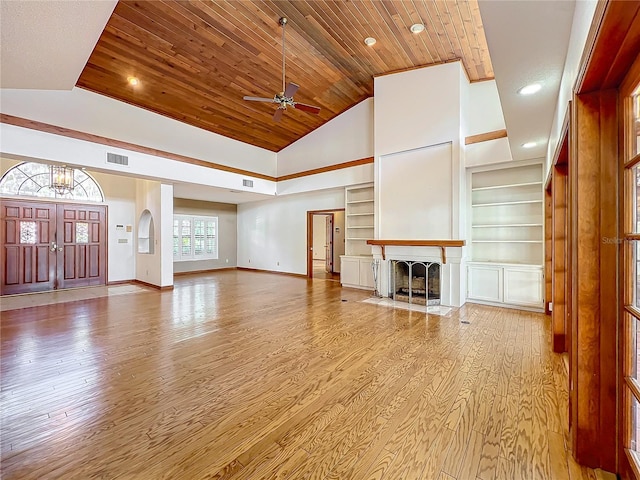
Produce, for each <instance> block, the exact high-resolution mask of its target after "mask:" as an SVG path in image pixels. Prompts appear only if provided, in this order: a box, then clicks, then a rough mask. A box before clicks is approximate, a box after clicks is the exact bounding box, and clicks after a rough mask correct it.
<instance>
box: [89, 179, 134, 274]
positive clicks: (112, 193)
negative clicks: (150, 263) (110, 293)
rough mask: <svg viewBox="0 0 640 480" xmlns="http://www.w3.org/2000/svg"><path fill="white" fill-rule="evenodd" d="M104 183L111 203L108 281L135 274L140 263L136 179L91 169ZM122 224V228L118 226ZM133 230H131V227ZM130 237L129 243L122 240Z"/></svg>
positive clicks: (108, 234) (101, 183) (102, 185)
mask: <svg viewBox="0 0 640 480" xmlns="http://www.w3.org/2000/svg"><path fill="white" fill-rule="evenodd" d="M87 173H89V174H91V175H92V176H93V178H95V179H96V181H97V182H98V184H99V185H100V186H101V187H102V191H103V193H104V196H105V201H106V204H107V207H108V214H107V217H108V222H107V236H108V240H107V241H108V248H109V250H108V279H107V280H108V281H109V282H118V281H123V280H132V279H134V278H135V264H136V256H135V249H136V232H137V223H138V219H137V217H136V180H135V179H134V178H130V177H123V176H116V175H107V174H103V173H99V172H87ZM119 225H122V229H120V228H118V226H119ZM129 226H130V227H131V232H127V227H129ZM120 241H126V242H127V243H120Z"/></svg>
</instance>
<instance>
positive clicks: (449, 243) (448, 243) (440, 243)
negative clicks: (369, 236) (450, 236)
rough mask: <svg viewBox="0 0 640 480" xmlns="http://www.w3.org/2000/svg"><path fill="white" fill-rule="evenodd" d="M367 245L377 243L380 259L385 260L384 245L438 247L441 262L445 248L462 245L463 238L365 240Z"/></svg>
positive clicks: (445, 256)
mask: <svg viewBox="0 0 640 480" xmlns="http://www.w3.org/2000/svg"><path fill="white" fill-rule="evenodd" d="M367 245H377V246H379V247H380V249H381V250H382V259H383V260H386V258H385V252H384V247H385V246H400V247H440V252H441V254H442V263H443V264H444V263H447V255H446V252H445V249H446V248H447V247H464V245H465V241H464V240H379V239H377V240H367Z"/></svg>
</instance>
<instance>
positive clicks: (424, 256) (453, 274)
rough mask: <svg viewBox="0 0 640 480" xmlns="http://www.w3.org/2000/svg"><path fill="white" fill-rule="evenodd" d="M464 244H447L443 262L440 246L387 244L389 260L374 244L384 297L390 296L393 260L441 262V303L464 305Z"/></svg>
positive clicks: (379, 284) (379, 280) (386, 250)
mask: <svg viewBox="0 0 640 480" xmlns="http://www.w3.org/2000/svg"><path fill="white" fill-rule="evenodd" d="M462 249H463V247H447V249H446V263H442V251H441V249H440V247H422V246H394V245H386V246H385V260H383V259H382V250H381V248H380V247H379V246H375V245H374V246H372V253H373V260H374V261H376V262H379V265H380V267H379V269H378V275H377V285H376V287H377V290H378V292H379V293H380V294H381V295H382V296H383V297H388V296H389V289H390V269H391V261H392V260H404V261H414V262H437V263H440V282H441V283H440V304H441V305H443V306H447V307H460V306H462V305H463V304H464V302H465V292H466V275H464V259H463V256H462Z"/></svg>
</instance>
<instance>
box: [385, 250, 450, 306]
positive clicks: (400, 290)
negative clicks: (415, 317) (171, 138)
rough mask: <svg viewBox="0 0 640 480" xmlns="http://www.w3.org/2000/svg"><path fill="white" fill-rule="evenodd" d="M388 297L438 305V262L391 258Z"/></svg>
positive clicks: (419, 303)
mask: <svg viewBox="0 0 640 480" xmlns="http://www.w3.org/2000/svg"><path fill="white" fill-rule="evenodd" d="M390 273H391V278H390V282H389V283H390V287H391V291H390V292H389V297H391V298H393V299H394V300H396V301H402V302H407V303H415V304H418V305H427V306H429V305H440V264H439V263H437V262H425V261H409V260H392V261H391V272H390Z"/></svg>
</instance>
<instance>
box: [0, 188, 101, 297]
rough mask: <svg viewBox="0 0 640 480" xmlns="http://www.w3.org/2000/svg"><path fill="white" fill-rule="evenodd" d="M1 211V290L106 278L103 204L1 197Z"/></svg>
mask: <svg viewBox="0 0 640 480" xmlns="http://www.w3.org/2000/svg"><path fill="white" fill-rule="evenodd" d="M1 211H2V214H1V218H0V228H1V230H0V238H2V253H1V258H0V260H1V261H2V272H1V275H2V278H1V279H0V294H1V295H12V294H18V293H31V292H43V291H48V290H55V289H59V288H71V287H84V286H91V285H104V284H106V278H107V237H106V224H107V207H106V206H104V205H78V204H62V203H59V204H56V203H46V202H30V201H23V200H8V199H3V200H2V209H1Z"/></svg>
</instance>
